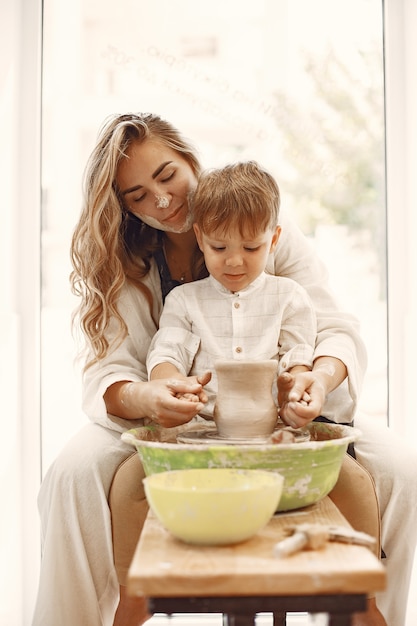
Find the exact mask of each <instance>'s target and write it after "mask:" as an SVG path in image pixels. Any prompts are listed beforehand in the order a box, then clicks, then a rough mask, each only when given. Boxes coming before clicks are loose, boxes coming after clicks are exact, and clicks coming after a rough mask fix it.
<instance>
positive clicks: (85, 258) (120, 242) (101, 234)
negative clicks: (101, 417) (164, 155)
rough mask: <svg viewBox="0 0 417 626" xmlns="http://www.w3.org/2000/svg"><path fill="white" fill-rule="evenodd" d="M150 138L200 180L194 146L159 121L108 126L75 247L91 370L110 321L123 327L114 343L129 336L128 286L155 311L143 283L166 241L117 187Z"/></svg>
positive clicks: (92, 163)
mask: <svg viewBox="0 0 417 626" xmlns="http://www.w3.org/2000/svg"><path fill="white" fill-rule="evenodd" d="M149 138H153V139H157V140H158V141H159V142H161V143H163V144H165V145H167V146H168V147H170V148H172V149H174V150H176V151H177V152H179V153H181V156H182V157H183V158H185V159H186V161H187V162H188V163H189V165H190V167H191V168H192V170H193V172H194V173H195V175H196V177H198V175H199V174H200V163H199V160H198V157H197V154H196V151H195V150H194V148H193V147H192V145H191V144H190V143H188V141H186V140H185V139H184V138H183V137H182V136H181V135H180V133H179V132H178V130H177V129H176V128H175V127H173V126H172V125H171V124H170V123H169V122H167V121H165V120H163V119H161V118H160V117H158V116H157V115H153V114H151V113H146V114H128V115H116V116H112V117H111V118H109V119H108V120H106V122H105V124H104V126H103V128H102V129H101V132H100V134H99V138H98V142H97V144H96V147H95V148H94V150H93V152H92V154H91V156H90V158H89V160H88V163H87V167H86V170H85V175H84V202H83V208H82V212H81V215H80V219H79V221H78V223H77V225H76V227H75V230H74V233H73V237H72V242H71V261H72V265H73V271H72V273H71V276H70V282H71V287H72V291H73V292H74V293H75V294H76V295H78V296H80V297H81V303H80V305H79V307H78V310H77V320H78V321H79V322H80V325H81V329H82V331H83V333H84V335H85V337H86V340H87V344H88V346H89V348H90V349H91V351H92V355H93V357H92V359H91V360H90V362H89V363H88V364H87V367H88V366H89V365H91V364H92V363H94V362H95V361H97V360H99V359H101V358H103V357H105V356H106V354H107V352H108V349H109V342H108V340H107V338H106V331H107V329H108V327H109V323H110V320H112V319H114V320H116V322H118V324H119V332H118V334H117V336H116V337H115V340H114V341H115V342H118V341H122V340H123V338H124V337H125V336H126V333H127V327H126V324H125V322H124V320H123V318H122V317H121V315H120V313H119V311H118V308H117V300H118V297H119V295H120V291H121V289H122V287H123V285H124V283H125V281H126V280H129V281H130V282H132V283H134V284H135V285H136V287H138V289H140V290H141V291H142V293H143V296H144V297H145V298H147V300H148V303H149V306H150V307H152V295H151V293H150V291H149V290H148V289H147V287H146V286H145V285H144V284H143V282H142V279H143V278H144V276H146V274H147V273H148V272H149V270H150V262H151V258H152V255H153V253H154V252H155V250H156V249H157V248H158V247H159V246H160V241H159V240H160V237H159V236H158V231H156V230H155V229H153V228H151V227H149V226H147V225H146V224H144V223H143V222H142V221H141V220H140V219H139V218H137V217H136V216H134V215H133V214H132V213H130V212H128V211H127V210H126V209H125V208H124V206H123V202H122V200H121V198H120V197H119V194H118V189H117V185H116V175H117V168H118V165H119V163H120V161H121V160H122V159H124V158H126V154H127V150H128V148H129V146H130V145H131V144H132V142H136V141H138V142H142V141H144V140H145V139H149ZM151 310H152V308H151Z"/></svg>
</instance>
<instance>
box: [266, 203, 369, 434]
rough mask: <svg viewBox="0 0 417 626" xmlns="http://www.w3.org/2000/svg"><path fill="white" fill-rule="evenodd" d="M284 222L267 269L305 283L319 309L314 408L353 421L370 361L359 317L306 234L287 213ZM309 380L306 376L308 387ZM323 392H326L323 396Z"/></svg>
mask: <svg viewBox="0 0 417 626" xmlns="http://www.w3.org/2000/svg"><path fill="white" fill-rule="evenodd" d="M281 223H282V232H281V237H280V240H279V243H278V245H277V247H276V249H275V253H274V259H273V262H272V263H271V264H269V265H268V268H267V269H268V271H269V272H270V273H275V274H277V275H281V276H287V277H289V278H292V279H293V280H296V281H297V282H298V283H299V284H301V285H302V286H303V287H304V288H305V289H306V290H307V293H308V294H309V296H310V299H311V301H312V303H313V306H314V309H315V312H316V316H317V340H316V346H315V352H314V365H313V372H312V374H311V378H310V379H309V385H310V386H311V384H312V383H313V382H314V381H316V382H317V384H316V385H314V388H313V392H314V399H315V401H314V404H313V405H312V407H311V408H312V409H313V407H316V409H317V410H318V413H317V415H324V416H325V417H327V418H328V419H330V420H333V421H335V422H351V421H352V419H353V416H354V413H355V410H356V406H357V402H358V397H359V394H360V390H361V387H362V383H363V378H364V375H365V371H366V365H367V355H366V349H365V345H364V343H363V340H362V338H361V336H360V334H359V323H358V320H357V319H356V318H355V317H354V316H353V315H351V314H349V313H346V312H344V311H341V310H340V309H339V307H338V305H337V303H336V300H335V298H334V295H333V293H332V291H331V289H330V287H329V285H328V275H327V270H326V268H325V266H324V264H323V262H322V261H321V260H320V259H319V257H318V255H317V254H316V253H315V251H314V250H313V248H312V245H311V243H310V242H309V241H308V239H307V238H306V237H305V236H304V235H303V234H302V232H301V231H300V229H299V228H298V227H297V226H296V224H295V223H294V222H293V221H292V220H291V219H290V218H289V217H288V216H285V214H283V216H282V222H281ZM322 359H326V361H323V360H322ZM323 363H327V364H331V365H332V367H333V368H334V370H335V373H334V375H331V376H330V377H329V376H328V375H327V376H326V375H324V373H323V370H322V369H321V368H320V369H318V371H317V372H316V368H318V367H319V365H320V364H321V365H323ZM313 379H314V381H313ZM299 384H301V383H299ZM281 385H283V382H282V380H281ZM307 386H308V385H307V381H305V383H304V387H305V388H306V387H307ZM323 389H324V391H323ZM287 393H288V384H287V385H286V386H283V387H282V390H281V396H283V395H284V394H287ZM323 394H325V398H324V400H323V401H320V398H322V396H323ZM284 413H285V409H284ZM317 415H315V416H314V417H317ZM311 419H313V418H311Z"/></svg>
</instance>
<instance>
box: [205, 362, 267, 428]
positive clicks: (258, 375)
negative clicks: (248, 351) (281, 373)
mask: <svg viewBox="0 0 417 626" xmlns="http://www.w3.org/2000/svg"><path fill="white" fill-rule="evenodd" d="M214 369H215V370H216V374H217V380H218V392H217V398H216V403H215V406H214V414H213V418H214V421H215V423H216V426H217V431H218V434H219V435H220V436H221V437H231V438H248V437H267V436H268V435H270V434H271V433H272V432H273V430H274V427H275V425H276V422H277V419H278V411H277V407H276V404H275V402H274V398H273V395H272V385H273V383H274V382H275V381H276V378H277V370H278V364H277V361H275V360H267V361H233V360H225V361H216V362H215V364H214Z"/></svg>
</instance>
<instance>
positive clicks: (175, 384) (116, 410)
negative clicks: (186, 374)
mask: <svg viewBox="0 0 417 626" xmlns="http://www.w3.org/2000/svg"><path fill="white" fill-rule="evenodd" d="M201 392H202V384H201V383H199V382H197V381H196V380H191V379H187V380H184V381H180V380H179V379H159V380H153V381H149V382H132V381H127V380H124V381H119V382H117V383H114V384H113V385H110V387H108V388H107V389H106V392H105V394H104V401H105V404H106V408H107V411H108V413H110V414H112V415H117V416H118V417H121V418H124V419H128V420H131V419H138V418H143V417H149V418H150V419H152V420H153V421H154V422H157V423H158V424H160V425H161V426H164V427H165V428H170V427H172V426H178V425H180V424H185V423H186V422H189V421H190V420H191V419H192V418H193V417H194V416H195V415H196V414H197V413H198V412H199V411H201V409H202V408H203V404H202V403H200V402H195V401H192V400H190V401H188V400H184V399H181V398H178V397H177V395H178V394H180V395H184V394H191V395H197V396H198V395H199V394H201Z"/></svg>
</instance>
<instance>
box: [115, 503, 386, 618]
mask: <svg viewBox="0 0 417 626" xmlns="http://www.w3.org/2000/svg"><path fill="white" fill-rule="evenodd" d="M305 522H311V523H324V524H332V525H333V524H337V525H340V524H342V525H346V526H349V524H348V522H347V521H346V519H345V518H344V517H343V516H342V514H341V513H340V511H339V510H338V509H337V508H336V506H335V505H334V504H333V502H332V501H331V500H330V498H328V497H326V498H324V499H323V500H321V501H320V502H319V503H317V504H315V505H313V506H310V507H307V508H305V509H299V510H297V511H292V512H288V513H280V514H277V515H275V516H274V517H273V518H272V520H271V521H270V522H269V524H268V525H267V526H266V527H265V528H264V529H263V530H261V531H260V532H259V533H258V534H257V535H256V536H255V537H253V538H252V539H250V540H249V541H246V542H244V543H240V544H238V545H233V546H216V547H208V546H191V545H187V544H185V543H183V542H181V541H179V540H176V539H175V538H174V537H172V535H171V534H170V533H169V532H167V531H166V530H165V529H164V528H163V527H162V526H161V524H160V523H159V521H158V520H157V519H156V517H155V516H154V515H153V513H152V512H149V514H148V517H147V519H146V522H145V525H144V528H143V531H142V534H141V538H140V540H139V543H138V546H137V549H136V552H135V555H134V557H133V561H132V564H131V567H130V570H129V574H128V580H127V591H128V593H129V594H130V595H137V596H145V597H147V598H148V601H149V609H150V611H151V612H152V613H167V614H171V613H223V615H224V617H223V624H224V625H225V626H226V625H227V626H249V625H250V624H251V625H253V624H255V618H256V614H257V613H261V612H268V613H273V615H274V625H279V624H285V614H286V612H295V611H305V612H307V613H328V614H329V615H330V622H329V623H330V624H331V626H348V625H349V624H351V615H352V613H354V612H358V611H364V610H365V609H366V601H367V595H368V594H372V593H373V592H375V591H379V590H382V589H383V588H384V587H385V569H384V567H383V566H382V564H381V563H380V561H379V560H378V559H377V558H376V557H375V556H374V555H373V554H372V552H371V551H370V550H369V549H368V548H366V547H363V546H357V545H351V544H343V543H336V542H328V543H327V544H326V546H325V548H324V549H322V550H315V551H309V550H304V551H302V552H299V553H297V554H293V555H291V556H289V557H286V558H284V559H277V558H274V556H273V546H274V544H275V543H276V542H277V541H280V540H281V539H283V538H284V537H285V536H286V535H285V531H284V529H285V528H286V527H288V526H290V525H294V524H299V523H305Z"/></svg>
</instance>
